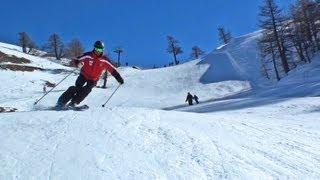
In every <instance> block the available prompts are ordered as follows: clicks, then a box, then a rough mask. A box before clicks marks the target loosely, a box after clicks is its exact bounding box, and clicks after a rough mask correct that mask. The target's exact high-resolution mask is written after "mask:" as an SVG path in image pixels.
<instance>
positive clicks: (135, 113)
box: [0, 32, 320, 179]
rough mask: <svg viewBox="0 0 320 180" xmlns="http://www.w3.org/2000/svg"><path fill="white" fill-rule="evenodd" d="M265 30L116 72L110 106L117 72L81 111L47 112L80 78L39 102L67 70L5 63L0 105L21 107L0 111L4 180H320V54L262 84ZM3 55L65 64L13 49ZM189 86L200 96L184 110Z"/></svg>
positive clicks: (40, 63)
mask: <svg viewBox="0 0 320 180" xmlns="http://www.w3.org/2000/svg"><path fill="white" fill-rule="evenodd" d="M258 37H259V32H256V33H253V34H249V35H246V36H242V37H239V38H236V39H235V40H234V41H233V42H232V43H231V44H229V45H226V46H224V47H221V48H220V49H218V50H215V51H214V52H212V53H211V54H209V55H208V56H206V57H204V58H203V59H198V60H195V61H191V62H188V63H185V64H181V65H178V66H174V67H168V68H160V69H154V70H137V69H133V68H120V69H119V70H120V73H121V74H122V75H123V77H124V79H125V84H124V85H123V86H121V87H120V89H119V91H118V92H117V93H116V94H115V95H114V97H113V98H112V99H111V101H110V102H109V103H108V104H107V106H108V107H107V108H102V107H101V104H102V103H104V102H105V101H106V99H107V98H108V97H109V95H110V94H111V93H112V92H113V90H114V89H115V88H116V87H117V85H118V84H117V83H116V82H115V80H114V79H113V78H109V80H108V89H99V88H95V89H93V91H92V93H91V94H90V95H89V96H88V97H87V99H86V100H85V101H84V102H83V103H84V104H88V105H89V106H90V109H89V110H87V111H83V112H75V111H62V112H56V111H48V110H45V108H46V107H49V106H52V105H54V104H55V102H56V100H57V98H58V97H59V96H60V95H61V93H62V92H63V91H64V90H66V89H67V88H68V87H69V86H70V85H73V84H74V81H75V79H76V78H77V74H74V75H72V76H71V77H70V78H68V79H67V80H66V81H65V82H63V83H62V84H61V85H60V86H58V87H57V88H56V89H55V90H54V91H53V92H52V93H51V94H50V95H49V96H47V97H46V98H45V99H44V100H43V101H41V102H40V103H39V105H37V106H36V107H34V106H33V102H34V101H35V100H36V99H37V98H39V97H40V96H41V95H42V94H43V92H42V88H43V83H44V81H50V82H58V81H60V80H61V79H63V78H64V77H65V76H66V75H67V71H65V72H62V73H60V74H52V73H51V72H50V71H33V72H20V71H9V70H0V80H1V81H3V82H6V86H0V93H1V94H2V96H1V97H0V106H10V107H15V108H17V109H18V112H15V113H1V114H0V179H258V178H259V179H270V178H280V179H305V178H309V179H319V178H320V159H319V158H318V157H319V155H320V151H319V150H320V139H319V134H320V123H319V120H320V119H319V117H320V116H319V115H320V113H319V112H320V104H319V102H320V98H319V97H312V96H315V95H317V93H319V94H320V77H319V72H320V66H319V62H320V59H319V57H316V58H315V60H314V61H313V63H312V64H308V65H306V66H304V67H301V68H300V69H297V70H295V71H292V72H290V74H289V75H288V77H286V78H285V79H283V81H281V82H280V83H279V84H277V85H275V86H261V84H260V83H262V84H264V82H263V81H262V77H261V76H260V72H258V71H259V68H257V67H258V66H259V61H257V58H258V57H257V50H256V45H255V42H256V41H257V38H258ZM0 51H1V52H4V53H6V54H8V55H15V56H17V57H24V58H26V59H30V60H31V61H32V62H31V63H32V65H34V66H38V67H43V68H48V69H51V68H56V69H62V68H66V67H63V66H61V65H59V64H51V63H52V62H51V61H48V60H47V59H43V58H40V57H35V56H29V55H25V54H23V53H21V52H19V48H17V49H15V48H12V47H9V46H8V45H4V46H2V45H1V46H0ZM306 69H307V70H308V74H307V75H306V74H305V73H303V72H305V70H306ZM65 70H70V69H69V68H66V69H65ZM100 83H101V82H100ZM258 87H259V88H258ZM187 92H191V93H195V94H197V95H198V96H199V97H200V101H201V104H199V105H195V106H192V107H187V105H186V104H185V103H184V101H185V96H186V94H187ZM163 109H166V110H171V111H165V110H163Z"/></svg>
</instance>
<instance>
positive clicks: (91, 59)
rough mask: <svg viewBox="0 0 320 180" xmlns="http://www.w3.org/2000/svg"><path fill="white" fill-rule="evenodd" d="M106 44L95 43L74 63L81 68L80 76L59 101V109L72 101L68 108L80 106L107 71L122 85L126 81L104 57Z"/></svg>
mask: <svg viewBox="0 0 320 180" xmlns="http://www.w3.org/2000/svg"><path fill="white" fill-rule="evenodd" d="M103 52H104V44H103V42H102V41H96V42H95V43H94V49H93V50H92V51H91V52H86V53H84V54H83V55H82V56H80V57H78V58H77V59H75V60H74V61H73V64H74V65H76V66H78V67H81V71H80V75H79V77H78V78H77V80H76V83H75V86H70V87H69V88H68V90H67V91H65V92H64V93H63V94H62V95H61V96H60V97H59V99H58V102H57V107H58V108H63V107H65V106H66V105H67V103H68V102H69V101H71V102H70V103H69V104H68V106H71V107H74V106H76V105H78V104H80V103H81V102H82V101H83V100H84V99H85V98H86V97H87V95H88V94H89V93H90V92H91V90H92V88H93V87H94V86H95V85H96V84H97V81H98V80H99V77H100V76H101V73H102V72H103V71H105V70H107V71H108V72H109V73H110V74H111V75H112V76H113V77H114V78H115V79H116V80H117V81H118V82H119V83H120V84H123V83H124V81H123V79H122V77H121V76H120V74H119V73H118V71H117V70H116V68H115V67H114V66H113V65H112V64H111V63H110V61H109V59H108V58H107V57H106V56H104V55H103Z"/></svg>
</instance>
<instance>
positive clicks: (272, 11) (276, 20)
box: [259, 0, 290, 74]
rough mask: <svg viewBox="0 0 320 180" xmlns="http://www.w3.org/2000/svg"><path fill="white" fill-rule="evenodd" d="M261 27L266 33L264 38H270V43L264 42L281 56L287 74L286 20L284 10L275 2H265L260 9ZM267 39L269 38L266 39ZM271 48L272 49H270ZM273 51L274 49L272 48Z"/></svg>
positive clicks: (272, 0)
mask: <svg viewBox="0 0 320 180" xmlns="http://www.w3.org/2000/svg"><path fill="white" fill-rule="evenodd" d="M259 15H260V17H261V20H260V27H261V28H262V29H264V31H266V33H264V36H270V37H272V38H269V39H268V40H269V41H270V42H268V41H262V42H261V43H266V45H268V44H269V46H270V45H272V46H274V47H275V49H274V50H275V52H274V53H275V54H279V56H280V60H281V64H282V67H283V70H284V72H285V73H286V74H287V73H288V72H289V71H290V69H289V63H288V47H287V42H286V41H287V37H285V33H284V30H285V29H284V26H283V24H284V22H285V20H286V18H285V17H284V16H283V14H282V10H281V9H279V7H278V6H277V5H276V4H275V2H274V0H264V5H263V6H261V7H260V14H259ZM265 39H267V38H265ZM269 48H271V47H269ZM272 49H273V48H272Z"/></svg>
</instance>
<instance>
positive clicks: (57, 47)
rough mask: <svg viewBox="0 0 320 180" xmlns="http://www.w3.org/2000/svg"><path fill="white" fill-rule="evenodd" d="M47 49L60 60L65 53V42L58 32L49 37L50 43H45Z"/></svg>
mask: <svg viewBox="0 0 320 180" xmlns="http://www.w3.org/2000/svg"><path fill="white" fill-rule="evenodd" d="M45 49H46V50H47V51H48V52H49V53H50V54H52V55H54V56H55V57H56V58H57V59H58V60H60V59H61V58H62V57H63V56H64V53H65V47H64V44H63V42H62V40H61V38H60V36H59V35H58V34H52V35H51V36H50V37H49V39H48V43H47V44H46V45H45Z"/></svg>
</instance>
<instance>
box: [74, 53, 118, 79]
mask: <svg viewBox="0 0 320 180" xmlns="http://www.w3.org/2000/svg"><path fill="white" fill-rule="evenodd" d="M74 63H75V64H76V65H79V64H80V63H82V64H83V66H82V68H81V74H82V75H83V76H84V77H85V78H86V79H87V80H91V81H98V80H99V78H100V76H101V74H102V72H103V71H105V70H107V71H108V72H109V73H110V74H111V75H112V76H113V77H115V78H116V80H117V81H118V82H119V83H120V84H123V79H122V77H121V76H120V74H119V73H118V71H117V70H116V68H115V67H114V66H113V65H112V64H111V63H110V62H109V59H108V58H107V57H106V56H104V55H101V56H99V55H97V54H96V53H94V52H86V53H84V54H83V55H82V56H80V57H78V58H77V59H75V60H74Z"/></svg>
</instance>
